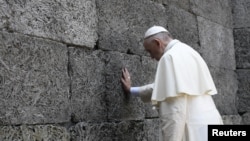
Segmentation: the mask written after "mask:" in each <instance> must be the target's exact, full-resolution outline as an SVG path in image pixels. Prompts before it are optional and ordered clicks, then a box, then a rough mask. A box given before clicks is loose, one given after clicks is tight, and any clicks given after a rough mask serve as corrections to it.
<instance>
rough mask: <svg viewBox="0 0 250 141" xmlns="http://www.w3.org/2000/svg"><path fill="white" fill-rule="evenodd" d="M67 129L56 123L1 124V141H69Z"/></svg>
mask: <svg viewBox="0 0 250 141" xmlns="http://www.w3.org/2000/svg"><path fill="white" fill-rule="evenodd" d="M69 135H70V134H69V133H68V131H67V129H66V128H64V127H60V126H55V125H21V126H0V140H1V141H40V140H44V141H47V140H53V141H54V140H58V141H59V140H60V141H69V139H70V136H69Z"/></svg>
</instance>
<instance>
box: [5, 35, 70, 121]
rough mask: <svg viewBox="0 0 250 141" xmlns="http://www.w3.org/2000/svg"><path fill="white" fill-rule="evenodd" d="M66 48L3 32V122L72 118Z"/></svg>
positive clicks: (46, 41)
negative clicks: (70, 114)
mask: <svg viewBox="0 0 250 141" xmlns="http://www.w3.org/2000/svg"><path fill="white" fill-rule="evenodd" d="M67 63H68V59H67V48H66V46H65V45H63V44H60V43H56V42H53V41H48V40H41V39H37V38H32V37H28V36H24V35H21V34H11V33H7V32H0V93H1V94H0V107H1V109H0V124H4V125H5V124H26V123H28V124H34V123H60V122H66V121H69V117H70V116H69V113H70V111H69V108H68V107H69V102H68V97H69V87H68V86H69V77H68V74H67Z"/></svg>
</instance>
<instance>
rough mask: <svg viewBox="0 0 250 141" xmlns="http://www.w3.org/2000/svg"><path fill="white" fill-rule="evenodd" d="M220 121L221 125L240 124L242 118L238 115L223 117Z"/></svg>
mask: <svg viewBox="0 0 250 141" xmlns="http://www.w3.org/2000/svg"><path fill="white" fill-rule="evenodd" d="M222 120H223V123H224V124H227V125H229V124H230V125H234V124H241V122H242V118H241V116H240V115H223V116H222Z"/></svg>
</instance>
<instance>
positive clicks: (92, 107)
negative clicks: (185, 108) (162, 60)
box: [0, 0, 250, 141]
mask: <svg viewBox="0 0 250 141" xmlns="http://www.w3.org/2000/svg"><path fill="white" fill-rule="evenodd" d="M247 4H248V5H249V2H247V0H239V1H237V0H234V1H232V2H231V1H230V0H209V1H208V0H120V1H118V0H74V1H71V0H54V1H51V0H25V1H22V0H0V101H1V102H0V107H1V108H0V140H1V141H15V140H18V141H42V140H43V141H48V140H56V141H59V140H60V141H80V140H84V141H110V140H121V141H137V140H146V141H155V140H158V133H159V119H158V113H157V112H156V111H155V110H152V107H151V105H150V104H146V103H143V102H142V101H141V100H140V99H139V98H136V97H133V96H126V95H124V94H123V92H122V88H121V84H120V77H121V69H122V68H123V67H127V68H128V70H129V71H130V73H131V76H132V82H133V86H140V85H144V84H147V83H151V82H153V80H154V74H155V70H156V65H157V62H155V61H153V60H152V59H151V58H150V56H149V54H147V53H146V52H145V51H144V48H143V46H142V37H143V34H144V32H145V30H146V29H147V28H149V27H150V26H152V25H161V26H164V27H167V29H168V30H169V31H170V32H171V33H172V34H173V36H174V37H175V38H177V39H179V40H181V41H183V42H185V43H187V44H189V45H191V46H192V47H193V48H194V49H196V50H197V51H198V52H200V53H201V55H202V56H203V57H204V59H205V61H206V62H207V64H208V66H209V68H210V71H211V73H212V76H213V78H214V81H215V84H216V87H217V89H218V92H219V95H216V96H214V97H213V98H214V100H215V102H216V105H217V107H218V109H219V111H220V113H221V114H222V115H223V119H224V122H225V123H226V124H239V123H243V124H244V123H247V122H246V121H248V123H249V107H250V105H249V103H248V102H247V98H248V99H249V96H248V95H249V94H248V92H249V84H250V83H246V82H249V78H250V77H246V76H247V75H249V70H248V69H249V62H248V61H247V55H248V53H247V50H248V48H247V47H248V46H249V41H250V39H249V35H248V34H249V33H250V32H249V29H248V28H249V20H246V19H247V17H249V16H248V15H249V8H248V7H247ZM232 5H233V6H232ZM242 7H243V9H244V10H242ZM232 11H233V14H232ZM233 19H234V20H233ZM235 21H237V22H235ZM245 35H248V36H245ZM235 48H236V51H235ZM235 52H236V54H235ZM235 55H236V59H235ZM236 67H237V73H236ZM237 76H238V79H237ZM238 80H239V82H238ZM238 83H239V84H240V85H239V90H238ZM239 113H240V115H242V114H244V115H242V117H243V118H242V117H241V116H240V115H239ZM242 119H243V120H242ZM243 121H244V122H243Z"/></svg>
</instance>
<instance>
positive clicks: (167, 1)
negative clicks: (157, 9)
mask: <svg viewBox="0 0 250 141" xmlns="http://www.w3.org/2000/svg"><path fill="white" fill-rule="evenodd" d="M154 1H158V2H161V3H162V4H163V5H165V6H167V5H174V6H176V7H178V8H181V9H185V10H187V11H189V9H190V2H189V0H154Z"/></svg>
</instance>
